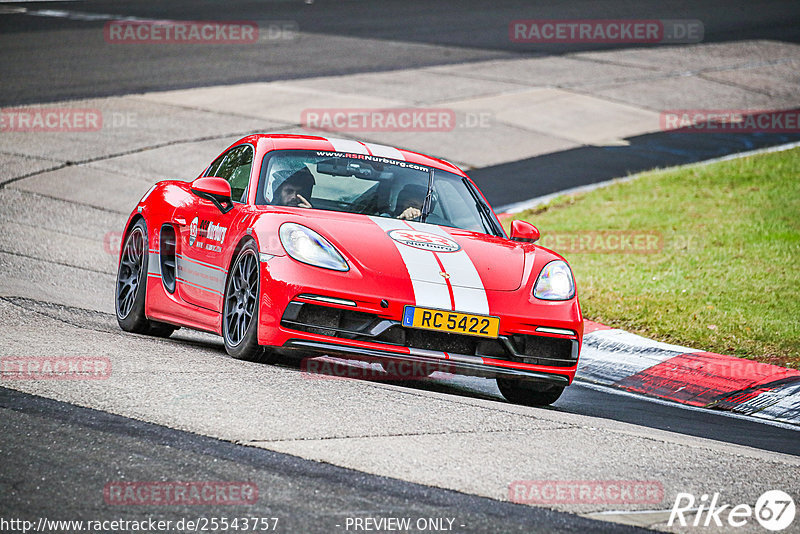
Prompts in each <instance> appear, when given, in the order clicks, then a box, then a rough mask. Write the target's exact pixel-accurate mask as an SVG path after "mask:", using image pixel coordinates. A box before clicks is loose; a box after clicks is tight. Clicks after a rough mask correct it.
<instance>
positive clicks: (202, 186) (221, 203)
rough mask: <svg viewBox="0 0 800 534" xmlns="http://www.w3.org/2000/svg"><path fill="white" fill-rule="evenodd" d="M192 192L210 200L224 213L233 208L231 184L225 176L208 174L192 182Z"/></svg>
mask: <svg viewBox="0 0 800 534" xmlns="http://www.w3.org/2000/svg"><path fill="white" fill-rule="evenodd" d="M191 191H192V193H194V194H195V195H197V196H198V197H200V198H204V199H206V200H210V201H211V202H213V203H214V205H215V206H216V207H217V208H219V211H221V212H222V213H228V212H229V211H231V210H232V209H233V201H232V200H231V184H229V183H228V181H227V180H225V179H224V178H218V177H217V176H206V177H203V178H198V179H197V180H195V181H194V182H192V187H191Z"/></svg>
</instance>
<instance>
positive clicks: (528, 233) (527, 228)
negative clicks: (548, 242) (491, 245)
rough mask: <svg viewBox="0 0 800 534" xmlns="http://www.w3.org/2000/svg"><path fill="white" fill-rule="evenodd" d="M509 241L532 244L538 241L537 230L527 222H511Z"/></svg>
mask: <svg viewBox="0 0 800 534" xmlns="http://www.w3.org/2000/svg"><path fill="white" fill-rule="evenodd" d="M511 239H513V240H514V241H525V242H528V243H533V242H534V241H536V240H538V239H539V229H538V228H536V227H535V226H534V225H532V224H531V223H529V222H527V221H520V220H515V221H511Z"/></svg>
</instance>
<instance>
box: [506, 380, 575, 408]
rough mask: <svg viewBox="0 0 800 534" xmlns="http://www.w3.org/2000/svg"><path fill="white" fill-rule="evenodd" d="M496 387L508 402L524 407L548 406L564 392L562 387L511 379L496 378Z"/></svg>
mask: <svg viewBox="0 0 800 534" xmlns="http://www.w3.org/2000/svg"><path fill="white" fill-rule="evenodd" d="M497 387H498V388H499V389H500V393H502V394H503V396H504V397H505V398H506V399H507V400H508V401H509V402H513V403H514V404H522V405H525V406H549V405H550V404H553V403H554V402H555V401H557V400H558V398H559V397H560V396H561V394H562V393H563V392H564V386H555V385H552V384H546V383H542V382H534V381H531V380H519V379H513V378H498V379H497Z"/></svg>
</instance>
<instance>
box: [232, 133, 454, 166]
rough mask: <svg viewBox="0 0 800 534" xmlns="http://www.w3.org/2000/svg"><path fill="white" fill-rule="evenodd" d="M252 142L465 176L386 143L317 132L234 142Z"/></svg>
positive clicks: (438, 161) (270, 147) (255, 136)
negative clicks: (378, 159) (402, 163)
mask: <svg viewBox="0 0 800 534" xmlns="http://www.w3.org/2000/svg"><path fill="white" fill-rule="evenodd" d="M242 142H246V143H252V144H254V145H260V144H264V143H266V144H267V145H268V148H267V149H268V150H324V151H327V152H340V153H347V154H361V155H364V156H374V157H384V158H389V159H394V160H400V161H407V162H409V163H414V164H417V165H424V166H427V167H434V168H436V169H441V170H444V171H449V172H452V173H455V174H458V175H459V176H466V175H465V174H464V171H462V170H461V169H459V168H458V167H456V166H455V165H453V164H452V163H450V162H448V161H445V160H443V159H439V158H434V157H431V156H426V155H425V154H420V153H418V152H412V151H410V150H403V149H400V148H395V147H391V146H387V145H380V144H377V143H369V142H366V141H355V140H352V139H338V138H336V137H322V136H317V135H299V134H253V135H249V136H247V137H245V138H243V139H240V140H239V141H238V142H237V143H242Z"/></svg>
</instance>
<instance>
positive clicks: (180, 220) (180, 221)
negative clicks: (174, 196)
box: [175, 217, 186, 226]
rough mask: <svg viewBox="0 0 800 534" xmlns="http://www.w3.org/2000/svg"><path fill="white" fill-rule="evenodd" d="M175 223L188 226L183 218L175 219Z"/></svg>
mask: <svg viewBox="0 0 800 534" xmlns="http://www.w3.org/2000/svg"><path fill="white" fill-rule="evenodd" d="M175 222H176V223H178V224H180V225H181V226H186V219H184V218H183V217H175Z"/></svg>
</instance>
